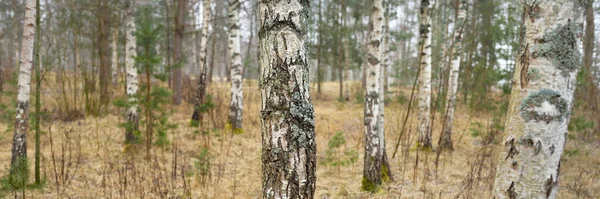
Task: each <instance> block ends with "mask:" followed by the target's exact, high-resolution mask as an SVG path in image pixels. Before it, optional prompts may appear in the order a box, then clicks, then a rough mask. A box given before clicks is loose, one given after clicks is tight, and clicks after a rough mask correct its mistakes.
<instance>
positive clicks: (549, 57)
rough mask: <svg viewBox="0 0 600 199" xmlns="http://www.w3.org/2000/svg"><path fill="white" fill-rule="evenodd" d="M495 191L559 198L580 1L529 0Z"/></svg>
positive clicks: (577, 60)
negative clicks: (561, 160)
mask: <svg viewBox="0 0 600 199" xmlns="http://www.w3.org/2000/svg"><path fill="white" fill-rule="evenodd" d="M528 2H529V3H527V4H526V5H525V6H526V7H525V9H524V13H523V21H524V25H523V30H522V35H521V49H520V53H519V54H517V65H516V67H515V75H514V77H513V81H512V83H513V86H512V94H511V100H510V105H509V110H508V115H507V121H506V137H505V142H504V147H503V150H502V151H501V152H500V154H499V155H498V159H497V160H498V163H499V164H498V168H497V173H496V179H495V182H494V189H493V195H494V197H495V198H497V199H503V198H510V199H514V198H556V194H557V192H558V176H559V170H560V158H561V155H562V152H563V149H564V146H565V141H566V139H565V138H566V136H567V125H568V123H569V119H570V117H571V107H572V106H573V92H574V90H575V79H576V75H577V71H578V69H579V68H580V65H581V61H580V60H581V59H580V53H579V49H578V47H579V44H580V43H579V41H580V39H581V38H580V31H581V30H580V27H581V25H582V24H581V23H582V19H583V16H582V13H583V8H582V7H581V4H580V3H579V2H577V1H576V0H537V1H534V2H533V3H531V1H528Z"/></svg>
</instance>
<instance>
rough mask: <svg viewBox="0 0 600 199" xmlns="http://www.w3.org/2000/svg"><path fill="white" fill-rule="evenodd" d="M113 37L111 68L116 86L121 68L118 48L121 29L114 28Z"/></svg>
mask: <svg viewBox="0 0 600 199" xmlns="http://www.w3.org/2000/svg"><path fill="white" fill-rule="evenodd" d="M111 37H112V43H111V47H110V48H111V62H110V63H111V66H110V69H111V72H112V75H111V79H112V83H113V86H115V87H116V86H117V83H118V82H119V81H118V79H117V77H118V76H117V72H118V70H119V67H118V63H119V57H118V49H117V42H118V41H119V29H117V28H113V30H112V34H111Z"/></svg>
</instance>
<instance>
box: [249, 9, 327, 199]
mask: <svg viewBox="0 0 600 199" xmlns="http://www.w3.org/2000/svg"><path fill="white" fill-rule="evenodd" d="M259 8H260V19H261V20H260V33H259V37H260V66H261V73H260V74H261V77H260V92H261V132H262V191H263V198H313V197H314V193H315V181H316V163H317V162H316V143H315V115H314V110H313V105H312V100H311V98H310V95H309V83H310V82H309V71H308V70H309V67H308V58H307V56H308V49H307V42H306V39H307V34H308V28H307V23H308V15H309V12H310V3H309V1H306V0H286V1H260V7H259Z"/></svg>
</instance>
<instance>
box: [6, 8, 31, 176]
mask: <svg viewBox="0 0 600 199" xmlns="http://www.w3.org/2000/svg"><path fill="white" fill-rule="evenodd" d="M35 5H36V2H35V0H27V1H25V19H24V25H23V42H22V44H21V45H22V46H21V59H20V60H19V79H18V86H19V90H18V94H17V113H16V116H15V134H14V137H13V146H12V158H11V164H10V166H11V173H12V172H13V171H15V169H18V168H19V167H20V165H19V164H20V163H21V162H22V161H21V159H25V160H26V159H27V130H28V128H29V123H28V122H29V110H28V109H29V95H30V93H31V66H32V64H33V44H34V40H35V34H36V33H35V27H36V26H35V16H36V12H35Z"/></svg>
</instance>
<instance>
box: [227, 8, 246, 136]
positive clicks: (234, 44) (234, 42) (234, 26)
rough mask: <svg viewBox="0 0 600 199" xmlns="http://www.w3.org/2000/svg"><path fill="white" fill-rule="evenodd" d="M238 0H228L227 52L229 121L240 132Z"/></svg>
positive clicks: (241, 109) (240, 61)
mask: <svg viewBox="0 0 600 199" xmlns="http://www.w3.org/2000/svg"><path fill="white" fill-rule="evenodd" d="M239 12H240V1H239V0H229V52H230V53H231V59H230V60H231V72H230V74H231V103H230V104H229V123H230V124H231V125H232V129H233V130H234V131H238V132H241V129H242V113H243V110H244V97H243V91H242V83H243V82H242V81H243V78H242V56H241V55H240V48H241V47H240V17H239Z"/></svg>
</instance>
